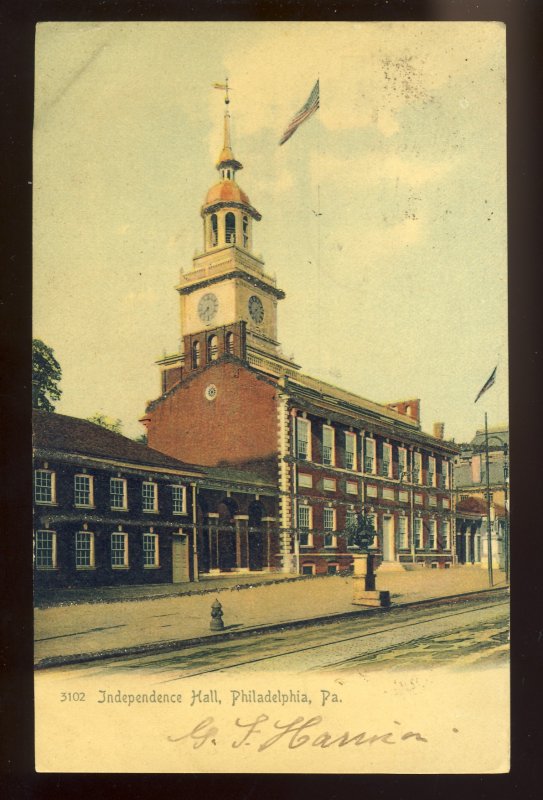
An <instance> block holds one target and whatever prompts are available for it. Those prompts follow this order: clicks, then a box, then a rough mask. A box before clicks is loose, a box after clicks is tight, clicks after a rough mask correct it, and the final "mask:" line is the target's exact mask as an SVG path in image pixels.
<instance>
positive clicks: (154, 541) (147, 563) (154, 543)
mask: <svg viewBox="0 0 543 800" xmlns="http://www.w3.org/2000/svg"><path fill="white" fill-rule="evenodd" d="M143 566H144V567H158V534H156V533H144V534H143Z"/></svg>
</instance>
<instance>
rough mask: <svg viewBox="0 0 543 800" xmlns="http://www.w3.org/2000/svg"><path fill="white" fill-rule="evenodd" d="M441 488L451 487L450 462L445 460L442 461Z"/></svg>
mask: <svg viewBox="0 0 543 800" xmlns="http://www.w3.org/2000/svg"><path fill="white" fill-rule="evenodd" d="M441 488H442V489H450V488H451V487H450V471H449V462H448V461H445V460H443V461H442V462H441Z"/></svg>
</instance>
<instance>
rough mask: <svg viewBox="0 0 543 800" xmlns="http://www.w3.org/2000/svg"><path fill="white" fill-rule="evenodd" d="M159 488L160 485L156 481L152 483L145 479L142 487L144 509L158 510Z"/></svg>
mask: <svg viewBox="0 0 543 800" xmlns="http://www.w3.org/2000/svg"><path fill="white" fill-rule="evenodd" d="M157 490H158V487H157V485H156V483H151V482H150V481H145V482H144V483H143V484H142V487H141V496H142V502H143V510H144V511H156V510H157V507H158V506H157Z"/></svg>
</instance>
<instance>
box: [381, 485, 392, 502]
mask: <svg viewBox="0 0 543 800" xmlns="http://www.w3.org/2000/svg"><path fill="white" fill-rule="evenodd" d="M383 500H394V489H391V488H390V487H385V488H384V489H383Z"/></svg>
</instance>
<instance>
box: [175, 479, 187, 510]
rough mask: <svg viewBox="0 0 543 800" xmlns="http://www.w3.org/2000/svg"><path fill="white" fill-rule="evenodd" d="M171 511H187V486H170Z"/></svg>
mask: <svg viewBox="0 0 543 800" xmlns="http://www.w3.org/2000/svg"><path fill="white" fill-rule="evenodd" d="M172 511H173V513H174V514H186V513H187V487H186V486H182V485H181V484H175V485H174V486H172Z"/></svg>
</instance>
